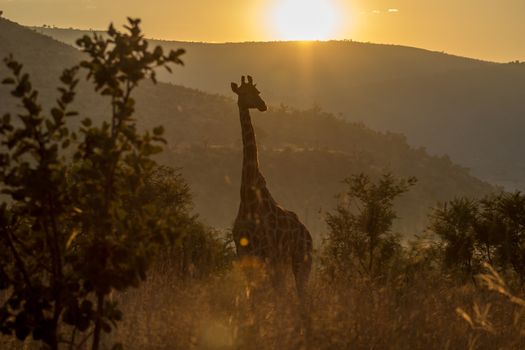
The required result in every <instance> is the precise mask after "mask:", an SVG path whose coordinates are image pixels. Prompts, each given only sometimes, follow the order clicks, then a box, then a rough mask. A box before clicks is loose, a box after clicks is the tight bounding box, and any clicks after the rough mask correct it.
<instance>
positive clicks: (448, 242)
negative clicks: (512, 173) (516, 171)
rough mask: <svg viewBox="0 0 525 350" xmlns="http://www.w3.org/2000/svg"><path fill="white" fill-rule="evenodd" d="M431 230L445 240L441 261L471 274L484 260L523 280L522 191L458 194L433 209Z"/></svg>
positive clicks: (524, 203)
mask: <svg viewBox="0 0 525 350" xmlns="http://www.w3.org/2000/svg"><path fill="white" fill-rule="evenodd" d="M431 220H432V221H431V225H430V228H431V230H432V231H433V232H434V233H436V234H437V235H438V236H439V237H440V238H441V240H442V241H443V242H444V262H445V265H446V266H447V267H449V268H452V269H457V268H459V270H460V271H463V272H464V273H467V274H468V275H470V276H472V275H473V274H475V273H477V272H479V271H480V269H481V267H482V265H483V263H489V264H490V265H492V266H494V267H496V268H498V269H499V270H507V269H510V270H512V271H513V272H514V273H515V274H516V275H517V276H518V277H519V279H520V281H521V283H522V284H523V281H525V195H523V194H522V193H520V192H515V193H500V194H497V195H491V196H487V197H485V198H483V199H481V200H472V199H468V198H457V199H454V200H452V201H450V202H448V203H445V204H443V205H441V206H439V207H438V208H436V209H435V210H434V213H433V215H432V217H431Z"/></svg>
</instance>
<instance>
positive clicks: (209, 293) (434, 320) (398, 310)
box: [0, 264, 525, 349]
mask: <svg viewBox="0 0 525 350" xmlns="http://www.w3.org/2000/svg"><path fill="white" fill-rule="evenodd" d="M243 269H244V272H243V271H241V270H243ZM246 269H248V270H249V273H248V274H247V273H246V271H245V270H246ZM489 274H490V271H489V272H488V274H487V276H489ZM486 279H490V278H489V277H486ZM491 281H493V282H494V281H496V280H495V279H492V280H491ZM504 287H505V288H506V289H504V291H505V292H502V290H496V289H495V288H492V289H493V290H492V291H491V290H489V289H488V288H486V287H485V286H482V285H481V284H478V286H475V285H474V284H473V283H472V282H467V283H464V284H460V283H458V282H456V280H454V279H452V278H450V277H446V276H443V275H442V274H438V273H435V274H434V273H429V272H427V273H416V274H415V275H414V276H413V277H411V278H410V279H409V278H407V277H405V276H400V277H399V278H396V279H392V280H390V281H388V282H381V283H379V282H372V281H369V280H366V279H365V278H356V279H355V280H353V281H348V282H341V281H339V282H336V281H331V282H329V281H326V280H325V279H323V278H321V276H319V275H314V276H313V277H312V280H311V282H310V285H309V296H308V299H307V300H306V302H305V303H303V304H301V303H299V302H298V300H297V298H296V297H295V294H294V292H293V289H292V283H291V281H288V284H287V289H286V290H284V291H283V292H282V293H281V294H278V293H277V292H276V291H275V290H274V289H273V288H272V287H271V286H270V284H269V283H268V280H267V278H266V276H265V274H264V273H263V272H262V271H261V270H260V269H258V268H257V266H255V265H252V266H248V267H247V266H239V265H238V264H237V265H235V266H234V267H233V268H232V269H231V270H229V271H228V272H227V273H225V274H223V275H221V276H214V277H211V278H208V279H205V280H200V281H196V280H189V281H181V280H180V279H177V278H175V277H172V276H171V275H170V274H169V273H166V272H165V270H164V272H160V271H153V273H151V274H150V278H149V279H148V281H147V282H146V283H144V284H143V285H142V286H141V288H139V289H136V290H131V291H129V292H127V293H124V294H121V295H119V296H116V297H117V298H118V300H119V303H120V305H121V307H122V309H123V311H124V315H125V318H124V321H123V322H122V323H121V324H119V327H118V329H116V330H115V331H114V332H113V333H112V334H110V335H106V338H105V339H104V347H105V348H106V349H110V348H111V345H112V344H114V343H115V342H121V343H123V345H124V347H125V348H126V349H521V348H525V342H524V339H525V318H524V317H522V316H523V310H524V308H523V307H522V305H520V304H519V303H518V302H514V301H513V300H522V299H521V298H520V297H519V296H516V295H515V294H512V293H510V292H509V291H508V288H507V287H506V286H504ZM505 293H508V294H505ZM511 296H512V297H513V298H517V299H511ZM3 339H4V340H5V338H3ZM0 341H1V339H0ZM6 344H7V343H5V342H4V343H0V346H1V347H2V349H18V348H21V345H20V344H17V345H13V344H12V343H11V344H9V346H8V345H6Z"/></svg>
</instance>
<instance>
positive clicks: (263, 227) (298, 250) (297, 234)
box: [231, 76, 312, 297]
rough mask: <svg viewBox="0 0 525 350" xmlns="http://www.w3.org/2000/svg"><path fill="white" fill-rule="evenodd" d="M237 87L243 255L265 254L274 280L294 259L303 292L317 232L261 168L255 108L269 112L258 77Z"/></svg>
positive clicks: (238, 229) (237, 234) (236, 230)
mask: <svg viewBox="0 0 525 350" xmlns="http://www.w3.org/2000/svg"><path fill="white" fill-rule="evenodd" d="M231 87H232V90H233V92H235V93H236V94H237V95H238V102H237V105H238V106H239V113H240V118H241V129H242V142H243V161H242V180H241V204H240V206H239V212H238V214H237V218H236V219H235V223H234V225H233V238H234V240H235V246H236V247H237V255H238V256H239V257H243V256H255V257H257V258H259V259H261V260H262V261H263V262H264V263H265V265H266V266H267V267H268V272H269V275H270V277H271V278H272V281H273V282H274V285H277V284H280V283H281V282H282V277H283V276H282V271H283V268H284V267H285V266H286V265H287V264H289V263H291V264H292V271H293V273H294V277H295V284H296V288H297V293H298V295H299V297H302V296H303V295H304V291H305V287H306V283H307V282H308V277H309V275H310V269H311V265H312V237H311V236H310V233H309V232H308V230H307V229H306V227H305V226H304V225H303V224H302V223H301V221H299V219H298V217H297V215H296V214H295V213H293V212H291V211H289V210H286V209H284V208H282V207H280V206H279V205H278V204H277V203H276V202H275V200H274V199H273V198H272V195H271V194H270V191H268V188H267V187H266V181H265V179H264V177H263V176H262V174H261V172H260V171H259V162H258V159H257V143H256V141H255V132H254V130H253V126H252V122H251V117H250V109H254V108H256V109H258V110H259V111H261V112H264V111H266V109H267V107H266V104H265V102H264V101H263V100H262V98H261V96H260V92H259V91H258V90H257V88H256V87H255V85H254V84H253V80H252V77H250V76H248V82H247V83H246V81H245V78H244V76H243V77H242V83H241V86H238V85H237V84H236V83H231Z"/></svg>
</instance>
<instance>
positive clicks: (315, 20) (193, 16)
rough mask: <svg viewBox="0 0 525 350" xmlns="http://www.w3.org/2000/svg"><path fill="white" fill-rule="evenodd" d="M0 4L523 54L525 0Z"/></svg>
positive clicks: (202, 32) (282, 35) (93, 17)
mask: <svg viewBox="0 0 525 350" xmlns="http://www.w3.org/2000/svg"><path fill="white" fill-rule="evenodd" d="M0 10H3V11H4V16H5V17H7V18H9V19H11V20H13V21H16V22H19V23H21V24H27V25H43V24H47V25H55V26H58V27H75V28H94V29H101V28H106V27H107V24H108V23H109V22H111V21H113V22H115V23H122V22H123V20H124V19H125V17H126V16H134V17H140V18H142V19H143V29H144V30H145V32H146V35H147V36H148V37H153V38H162V39H174V40H191V41H214V42H224V41H260V40H281V39H292V38H295V37H308V36H313V38H323V39H325V38H328V37H329V38H333V39H354V40H359V41H371V42H379V43H393V44H403V45H410V46H416V47H422V48H428V49H432V50H437V51H445V52H449V53H453V54H458V55H464V56H470V57H477V58H483V59H489V60H497V61H510V60H516V59H519V60H525V0H187V1H184V0H148V1H146V0H0ZM294 10H295V11H294ZM308 16H313V17H312V18H310V17H308ZM323 21H324V22H323ZM327 22H329V23H327ZM310 23H312V24H311V25H310ZM301 25H302V26H303V27H301V28H296V27H294V26H301ZM315 33H318V34H319V35H316V34H315ZM294 35H295V36H294ZM301 35H302V36H301Z"/></svg>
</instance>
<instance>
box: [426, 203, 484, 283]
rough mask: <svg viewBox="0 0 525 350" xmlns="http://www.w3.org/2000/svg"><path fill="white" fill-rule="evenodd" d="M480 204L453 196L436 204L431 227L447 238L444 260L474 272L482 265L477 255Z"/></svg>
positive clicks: (445, 239)
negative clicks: (438, 204) (441, 203)
mask: <svg viewBox="0 0 525 350" xmlns="http://www.w3.org/2000/svg"><path fill="white" fill-rule="evenodd" d="M478 215H479V205H478V203H477V202H476V201H473V200H470V199H467V198H458V199H454V200H452V201H451V202H449V203H445V204H443V205H441V206H439V207H438V208H436V209H435V210H434V212H433V215H432V217H431V224H430V229H431V230H432V231H433V232H434V233H435V234H436V235H437V236H438V237H440V238H441V239H442V240H443V241H444V242H445V247H444V262H445V265H446V266H447V267H452V268H459V269H460V270H462V271H464V272H466V273H468V274H472V272H473V271H474V270H475V267H477V266H479V261H478V260H477V259H476V257H477V254H476V248H477V247H476V243H477V237H476V230H475V228H476V227H478V225H477V224H478Z"/></svg>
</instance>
